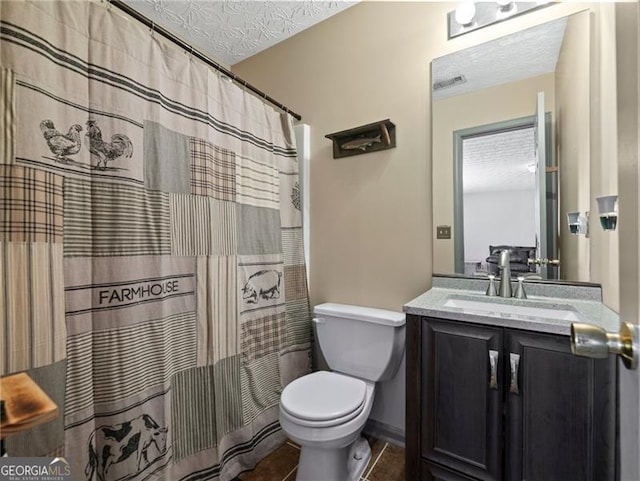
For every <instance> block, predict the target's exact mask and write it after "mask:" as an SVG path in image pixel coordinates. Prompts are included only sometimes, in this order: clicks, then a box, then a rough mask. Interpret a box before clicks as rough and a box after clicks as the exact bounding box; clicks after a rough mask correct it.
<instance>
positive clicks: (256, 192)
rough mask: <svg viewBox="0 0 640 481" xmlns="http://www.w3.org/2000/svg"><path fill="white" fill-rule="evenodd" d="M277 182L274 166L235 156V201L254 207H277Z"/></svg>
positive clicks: (277, 176) (278, 193)
mask: <svg viewBox="0 0 640 481" xmlns="http://www.w3.org/2000/svg"><path fill="white" fill-rule="evenodd" d="M279 183H280V179H279V174H278V169H277V168H276V167H275V166H273V165H268V164H266V163H264V162H258V161H255V160H253V159H250V158H248V157H242V156H237V160H236V202H238V203H240V204H246V205H253V206H255V207H266V208H269V209H279V208H280V188H279Z"/></svg>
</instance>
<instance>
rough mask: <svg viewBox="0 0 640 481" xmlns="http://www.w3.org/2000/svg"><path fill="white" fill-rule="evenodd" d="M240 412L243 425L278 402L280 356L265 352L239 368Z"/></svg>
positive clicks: (279, 391)
mask: <svg viewBox="0 0 640 481" xmlns="http://www.w3.org/2000/svg"><path fill="white" fill-rule="evenodd" d="M240 385H241V388H242V412H243V418H244V424H245V426H246V425H247V424H249V423H250V422H251V421H252V420H253V419H255V417H256V416H258V415H259V414H260V413H262V412H263V411H264V410H265V409H267V408H270V407H272V406H277V405H278V403H279V402H280V393H282V386H281V384H280V357H279V355H278V353H277V352H273V353H271V354H267V355H266V356H263V357H261V358H260V359H257V360H255V361H252V362H251V363H249V364H245V365H243V366H241V368H240Z"/></svg>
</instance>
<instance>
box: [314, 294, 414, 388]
mask: <svg viewBox="0 0 640 481" xmlns="http://www.w3.org/2000/svg"><path fill="white" fill-rule="evenodd" d="M313 313H314V319H313V321H314V323H315V326H316V336H317V339H318V344H319V345H320V349H321V350H322V354H323V356H324V358H325V359H326V361H327V364H328V365H329V367H330V368H331V370H333V371H336V372H340V373H343V374H347V375H350V376H355V377H358V378H361V379H366V380H369V381H385V380H387V379H390V378H391V377H393V375H394V374H395V373H396V371H397V370H398V366H399V365H400V361H401V360H402V355H403V353H404V344H405V337H404V336H405V315H404V314H403V313H402V312H394V311H386V310H382V309H373V308H370V307H360V306H350V305H346V304H332V303H327V304H320V305H318V306H316V307H315V308H314V310H313Z"/></svg>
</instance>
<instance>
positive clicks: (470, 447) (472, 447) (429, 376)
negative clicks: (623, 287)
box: [404, 277, 619, 481]
mask: <svg viewBox="0 0 640 481" xmlns="http://www.w3.org/2000/svg"><path fill="white" fill-rule="evenodd" d="M433 285H434V287H433V289H431V290H430V291H428V292H426V293H425V294H423V295H421V296H419V297H417V298H416V299H414V300H413V301H411V302H409V303H408V304H406V305H405V307H404V310H405V312H406V313H407V413H406V416H407V426H406V470H407V471H406V479H408V480H412V481H462V480H464V481H473V480H491V481H493V480H495V481H500V480H505V481H516V480H518V481H519V480H527V481H578V480H580V481H583V480H584V481H587V480H589V481H613V480H616V479H617V477H618V473H617V468H616V465H617V463H616V460H617V435H616V424H617V423H616V421H617V404H618V403H617V386H616V381H617V361H616V359H615V357H613V356H610V357H609V358H607V359H589V358H583V357H577V356H574V355H572V353H571V349H570V337H569V336H570V328H571V323H572V322H589V323H591V324H596V325H599V326H601V327H603V328H605V329H606V330H607V331H617V329H618V323H619V320H618V316H617V314H616V313H615V312H613V311H611V310H610V309H608V308H607V307H606V306H604V305H603V304H602V303H601V301H600V289H599V287H596V286H569V285H556V284H543V283H540V284H527V286H526V287H527V289H528V294H529V299H527V300H516V299H502V298H495V297H486V296H485V295H484V289H486V281H481V280H475V279H459V278H446V277H442V278H439V277H434V282H433ZM552 296H555V297H552Z"/></svg>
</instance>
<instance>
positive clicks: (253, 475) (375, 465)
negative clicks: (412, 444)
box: [234, 436, 404, 481]
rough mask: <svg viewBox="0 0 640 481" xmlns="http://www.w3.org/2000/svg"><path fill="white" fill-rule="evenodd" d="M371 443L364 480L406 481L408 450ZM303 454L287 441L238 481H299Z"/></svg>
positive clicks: (373, 441) (242, 475) (385, 444)
mask: <svg viewBox="0 0 640 481" xmlns="http://www.w3.org/2000/svg"><path fill="white" fill-rule="evenodd" d="M365 437H366V436H365ZM367 440H368V441H369V445H370V446H371V461H370V462H369V465H368V466H367V469H365V470H364V476H363V477H362V478H361V480H362V481H404V449H403V448H400V447H397V446H394V445H393V444H389V443H386V442H384V441H380V440H377V439H374V438H370V437H368V438H367ZM299 455H300V448H299V447H298V446H297V445H296V444H294V443H292V442H291V441H287V442H286V443H285V444H283V445H282V446H280V447H279V448H278V449H276V450H275V451H274V452H273V453H271V454H270V455H269V456H267V457H266V458H265V459H263V460H262V461H260V462H259V463H258V465H257V466H256V468H255V469H254V470H253V471H246V472H244V473H241V474H240V475H239V476H238V477H237V478H236V480H234V481H295V479H296V469H297V466H298V457H299ZM323 481H325V480H323ZM326 481H331V480H326Z"/></svg>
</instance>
